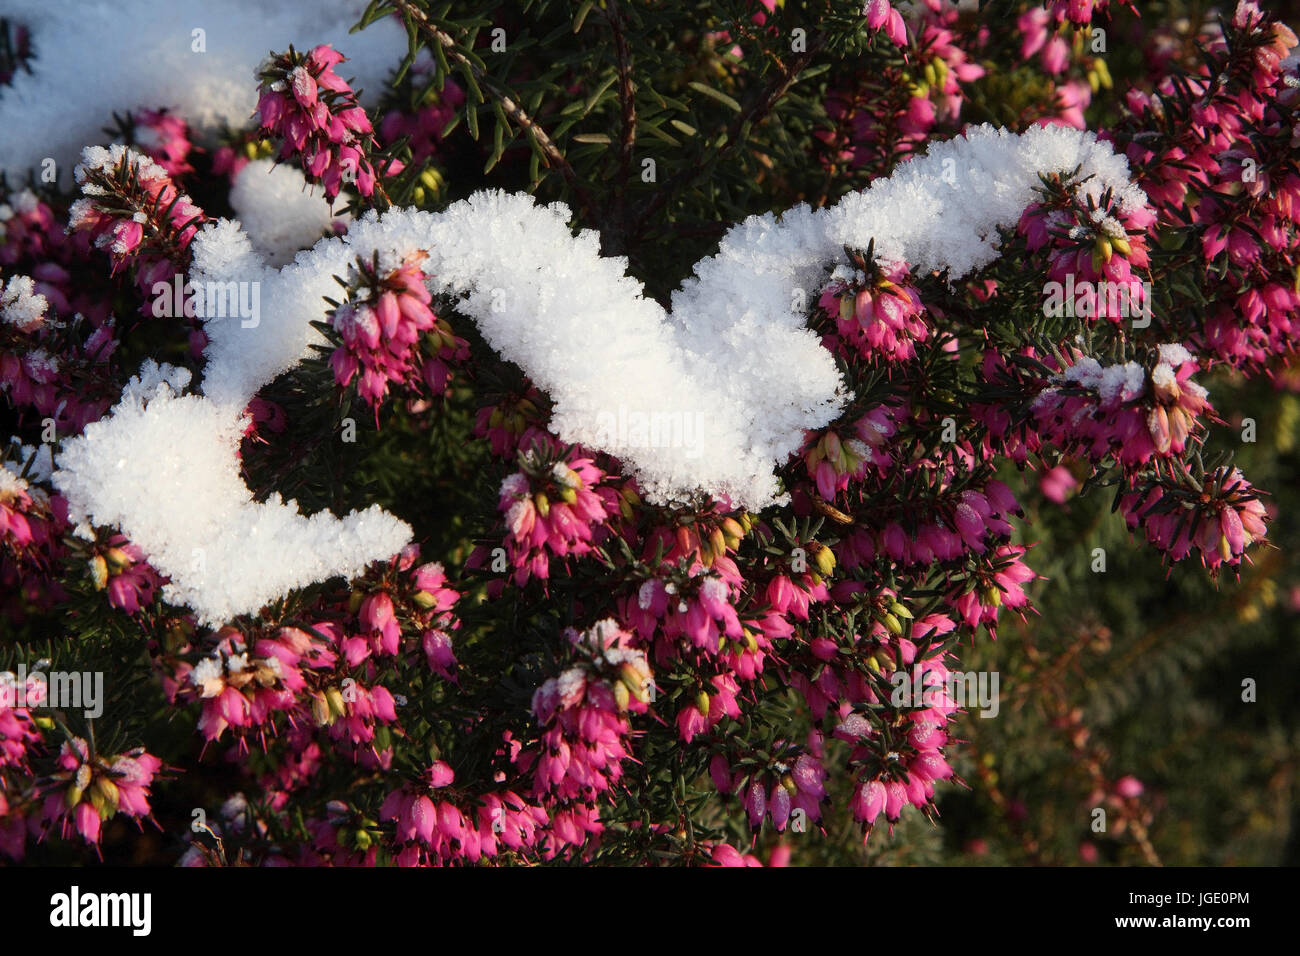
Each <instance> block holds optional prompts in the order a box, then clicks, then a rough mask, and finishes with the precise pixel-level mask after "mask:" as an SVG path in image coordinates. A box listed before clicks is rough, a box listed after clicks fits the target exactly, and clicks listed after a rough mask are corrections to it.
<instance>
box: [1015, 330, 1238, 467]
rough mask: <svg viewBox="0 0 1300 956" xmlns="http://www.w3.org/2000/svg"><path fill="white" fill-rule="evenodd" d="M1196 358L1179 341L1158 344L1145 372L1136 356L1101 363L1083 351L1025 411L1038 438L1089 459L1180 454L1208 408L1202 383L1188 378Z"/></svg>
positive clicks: (1143, 459) (1130, 463)
mask: <svg viewBox="0 0 1300 956" xmlns="http://www.w3.org/2000/svg"><path fill="white" fill-rule="evenodd" d="M1197 368H1198V364H1197V362H1196V360H1195V359H1194V358H1192V356H1191V354H1190V353H1189V352H1188V351H1187V350H1186V349H1184V348H1182V346H1179V345H1167V346H1161V348H1160V350H1159V355H1158V359H1157V361H1156V362H1155V364H1154V367H1153V368H1152V369H1151V371H1150V372H1147V371H1146V370H1145V369H1144V368H1143V367H1142V366H1141V365H1138V364H1137V363H1136V362H1127V363H1125V364H1123V365H1119V364H1116V365H1111V366H1102V365H1101V364H1100V363H1099V362H1097V361H1096V360H1095V359H1092V358H1088V357H1083V358H1079V359H1077V360H1076V361H1075V363H1074V364H1073V365H1071V366H1070V367H1069V368H1067V369H1066V371H1065V372H1064V374H1063V375H1061V376H1058V377H1057V380H1056V381H1057V382H1058V383H1059V384H1057V385H1053V386H1051V387H1049V388H1047V389H1045V390H1043V391H1042V392H1041V393H1039V395H1038V396H1037V397H1036V398H1035V399H1034V401H1033V404H1032V410H1033V413H1034V416H1035V421H1036V423H1037V426H1038V430H1039V432H1040V433H1041V435H1042V438H1043V440H1044V441H1047V442H1050V443H1052V444H1054V445H1056V446H1057V447H1058V448H1060V449H1061V450H1062V451H1064V452H1066V453H1068V454H1075V455H1080V456H1082V457H1084V458H1087V459H1088V460H1090V461H1093V462H1099V461H1101V460H1103V459H1104V458H1106V457H1108V456H1112V455H1113V456H1114V457H1115V458H1116V459H1117V460H1118V461H1119V462H1120V464H1122V465H1125V466H1127V467H1135V466H1139V465H1145V464H1147V463H1148V462H1150V461H1151V460H1152V459H1153V458H1155V457H1166V456H1170V455H1180V454H1182V452H1183V451H1184V450H1185V449H1186V447H1187V445H1188V443H1189V441H1190V440H1191V439H1192V437H1193V435H1194V434H1195V432H1196V431H1197V430H1198V429H1199V428H1201V427H1202V426H1200V424H1199V422H1198V418H1199V417H1200V416H1201V415H1202V414H1204V413H1206V412H1212V409H1211V406H1210V404H1209V401H1208V400H1207V397H1206V392H1205V389H1203V388H1202V387H1201V386H1199V385H1197V384H1196V383H1195V382H1193V381H1191V376H1192V375H1193V374H1194V373H1195V372H1196V370H1197Z"/></svg>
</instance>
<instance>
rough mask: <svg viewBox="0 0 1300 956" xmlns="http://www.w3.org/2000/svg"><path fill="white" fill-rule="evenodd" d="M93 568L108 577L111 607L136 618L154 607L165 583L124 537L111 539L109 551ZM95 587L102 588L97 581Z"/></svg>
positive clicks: (116, 536)
mask: <svg viewBox="0 0 1300 956" xmlns="http://www.w3.org/2000/svg"><path fill="white" fill-rule="evenodd" d="M100 562H102V565H101V564H100ZM94 564H95V567H96V569H98V568H99V567H101V566H102V568H103V570H104V571H105V572H106V573H107V585H106V586H107V590H108V603H109V604H111V605H112V606H113V607H116V608H120V609H121V610H123V611H125V612H126V613H127V614H136V613H137V612H139V610H140V608H142V607H144V606H146V605H148V604H150V603H152V601H153V595H154V591H156V590H157V589H159V588H161V587H162V585H163V584H164V583H165V581H166V579H165V578H163V577H162V575H160V574H159V573H158V572H157V571H155V570H154V569H153V568H152V567H151V566H150V565H149V563H148V562H147V561H146V560H145V557H144V552H143V551H141V550H140V549H139V548H137V547H136V546H135V545H134V544H132V543H131V542H130V541H128V540H127V539H126V538H125V537H124V536H122V535H114V536H113V537H111V538H109V540H108V542H107V549H106V550H105V551H104V552H103V553H102V555H100V556H98V557H97V558H96V561H95V562H94ZM97 573H98V572H97ZM95 585H96V587H101V586H103V585H101V583H100V582H99V581H98V580H96V582H95Z"/></svg>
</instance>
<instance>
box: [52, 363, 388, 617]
mask: <svg viewBox="0 0 1300 956" xmlns="http://www.w3.org/2000/svg"><path fill="white" fill-rule="evenodd" d="M189 377H190V376H189V372H188V371H186V370H185V369H173V368H170V367H168V366H165V365H164V366H158V365H155V364H153V363H152V362H148V363H146V365H145V368H144V369H143V370H142V373H141V375H140V376H138V377H137V378H135V379H133V380H132V382H131V384H130V385H129V386H128V387H127V389H126V390H125V391H124V392H123V395H122V400H121V402H120V403H119V404H118V405H117V406H116V407H115V408H114V409H113V410H112V411H111V412H110V414H109V415H108V416H107V417H105V418H104V419H102V420H100V421H98V422H94V423H92V424H90V425H88V426H87V427H86V430H85V432H84V433H83V434H82V435H80V436H78V437H76V438H71V439H68V440H66V441H64V443H63V447H62V449H61V451H60V452H59V454H58V457H57V464H58V470H57V471H56V472H55V473H54V476H53V482H54V484H55V486H56V487H57V488H58V489H59V490H60V491H61V492H62V493H63V494H64V496H65V497H66V498H67V500H68V503H69V513H70V517H71V518H72V520H73V521H74V522H77V523H84V522H93V523H94V524H95V525H99V526H113V527H117V528H120V529H121V530H122V532H123V533H124V534H125V535H126V536H127V537H128V538H130V539H131V541H132V542H133V543H135V544H136V545H138V546H139V547H140V548H141V549H143V550H144V552H145V554H146V555H147V556H148V559H149V563H150V564H151V565H153V567H154V568H156V569H157V570H158V571H159V572H160V573H162V574H164V575H166V576H168V577H169V578H170V579H171V581H170V583H168V584H166V585H165V586H164V588H163V596H164V597H165V598H166V599H167V600H168V601H169V602H171V603H173V604H178V605H182V604H183V605H188V606H189V607H191V608H193V609H194V611H195V612H196V616H197V617H198V619H199V621H200V623H202V624H207V625H210V626H214V627H215V626H218V625H220V624H223V623H225V622H226V621H228V620H229V619H230V618H232V617H234V616H235V615H237V614H245V613H253V612H256V611H257V610H258V609H259V608H261V607H262V606H263V605H265V604H266V603H267V602H268V601H271V600H274V599H275V598H277V597H280V596H281V595H283V594H286V593H288V592H289V591H291V590H293V589H295V588H301V587H305V586H307V585H309V584H313V583H315V582H319V581H324V580H326V579H328V578H331V577H334V576H336V575H342V576H345V577H352V576H355V575H357V574H360V573H361V572H362V571H363V570H364V569H365V567H366V566H367V565H368V564H369V563H371V562H372V561H378V560H383V559H385V558H388V557H389V556H391V555H393V554H395V553H397V552H398V551H399V550H401V548H402V547H403V546H404V545H405V544H406V543H407V542H408V541H409V540H410V536H411V529H410V528H409V527H408V526H407V525H406V524H404V523H403V522H401V521H399V520H398V519H397V518H394V517H393V516H392V515H389V514H387V513H385V512H384V511H382V510H381V509H379V508H377V507H371V508H368V509H366V510H365V511H362V512H355V511H354V512H351V513H350V514H349V515H347V516H346V517H345V518H343V519H339V518H336V517H334V516H333V515H332V514H330V513H328V512H319V513H317V514H314V515H312V516H310V517H306V516H304V515H302V514H300V513H299V512H298V507H297V505H296V504H295V503H294V502H283V501H281V499H280V497H279V496H278V495H272V496H271V497H270V498H268V499H267V500H266V501H264V502H261V503H257V502H254V501H253V498H252V494H251V492H250V491H249V490H248V488H247V486H246V485H245V484H244V482H243V480H242V478H241V477H240V474H239V461H238V457H237V455H238V450H239V442H240V437H241V435H242V433H243V429H244V425H245V419H244V417H243V415H242V409H238V408H234V407H232V406H228V405H220V404H217V403H215V402H212V401H209V400H207V399H204V398H202V397H200V396H196V395H182V394H180V392H181V390H182V389H183V388H184V387H185V385H186V384H188V381H189Z"/></svg>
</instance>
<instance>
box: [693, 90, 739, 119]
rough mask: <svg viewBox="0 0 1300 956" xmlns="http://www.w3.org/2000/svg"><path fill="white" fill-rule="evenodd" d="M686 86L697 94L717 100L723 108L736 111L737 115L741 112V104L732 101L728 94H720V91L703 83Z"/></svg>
mask: <svg viewBox="0 0 1300 956" xmlns="http://www.w3.org/2000/svg"><path fill="white" fill-rule="evenodd" d="M686 85H687V86H689V87H690V88H691V89H693V90H695V91H696V92H697V93H703V94H704V95H705V96H708V97H710V98H712V99H715V100H717V101H718V102H719V103H721V104H722V105H723V106H726V107H729V108H730V109H733V110H735V111H736V112H737V113H739V112H740V104H739V103H738V102H736V101H735V100H734V99H732V98H731V97H730V96H728V95H727V94H726V93H720V92H719V91H717V90H715V89H713V87H711V86H705V85H704V84H703V83H696V82H691V83H688V84H686Z"/></svg>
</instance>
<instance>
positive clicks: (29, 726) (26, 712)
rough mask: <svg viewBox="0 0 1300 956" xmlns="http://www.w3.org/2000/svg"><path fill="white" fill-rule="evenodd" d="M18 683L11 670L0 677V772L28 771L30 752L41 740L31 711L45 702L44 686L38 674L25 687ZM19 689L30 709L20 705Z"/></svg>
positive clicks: (32, 676)
mask: <svg viewBox="0 0 1300 956" xmlns="http://www.w3.org/2000/svg"><path fill="white" fill-rule="evenodd" d="M16 684H17V682H16V678H15V675H14V674H12V673H10V672H8V671H6V672H4V673H3V674H0V770H3V769H4V768H6V767H14V768H17V769H19V770H25V769H26V767H27V758H28V752H29V751H30V750H31V749H32V748H33V747H34V746H36V745H37V744H39V743H40V741H41V732H40V729H39V728H38V727H37V726H36V721H35V719H34V718H33V717H32V714H31V710H30V708H31V707H32V706H36V705H38V704H39V703H40V702H41V701H42V700H43V699H44V697H43V695H44V690H45V685H44V683H42V682H41V681H40V680H39V679H38V678H37V677H36V676H35V675H31V676H29V677H28V678H27V681H26V684H25V686H24V687H22V688H19V687H17V686H16ZM20 689H21V690H22V691H23V694H22V697H21V700H22V701H23V702H24V704H26V705H27V706H23V707H19V706H17V704H18V702H19V699H20V698H19V694H18V691H19V690H20Z"/></svg>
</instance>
